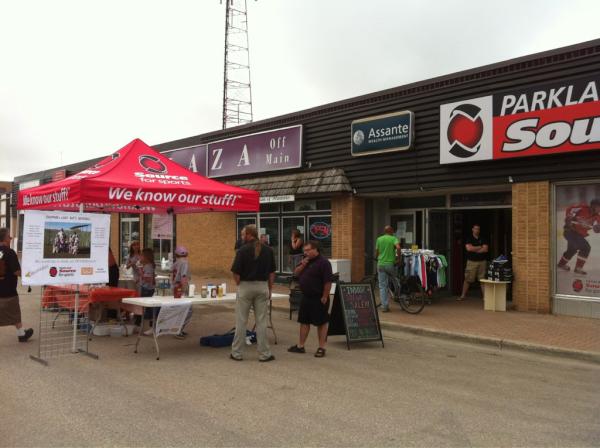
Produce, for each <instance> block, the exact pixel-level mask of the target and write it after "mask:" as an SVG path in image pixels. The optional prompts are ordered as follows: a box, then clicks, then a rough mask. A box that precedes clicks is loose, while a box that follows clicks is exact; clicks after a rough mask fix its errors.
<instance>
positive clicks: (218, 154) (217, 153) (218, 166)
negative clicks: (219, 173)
mask: <svg viewBox="0 0 600 448" xmlns="http://www.w3.org/2000/svg"><path fill="white" fill-rule="evenodd" d="M222 152H223V148H215V149H213V154H212V155H213V157H214V158H215V160H213V164H212V168H211V169H213V170H220V169H221V168H223V162H221V153H222Z"/></svg>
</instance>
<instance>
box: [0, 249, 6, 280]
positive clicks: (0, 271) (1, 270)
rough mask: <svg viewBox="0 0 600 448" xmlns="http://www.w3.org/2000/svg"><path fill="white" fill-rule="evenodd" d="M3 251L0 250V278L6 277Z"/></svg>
mask: <svg viewBox="0 0 600 448" xmlns="http://www.w3.org/2000/svg"><path fill="white" fill-rule="evenodd" d="M4 255H5V254H4V252H3V251H1V250H0V280H4V277H6V259H5V256H4Z"/></svg>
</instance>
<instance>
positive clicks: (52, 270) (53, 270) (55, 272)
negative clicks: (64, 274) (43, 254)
mask: <svg viewBox="0 0 600 448" xmlns="http://www.w3.org/2000/svg"><path fill="white" fill-rule="evenodd" d="M49 274H50V277H56V274H58V269H56V268H55V267H54V266H52V267H51V268H50V271H49Z"/></svg>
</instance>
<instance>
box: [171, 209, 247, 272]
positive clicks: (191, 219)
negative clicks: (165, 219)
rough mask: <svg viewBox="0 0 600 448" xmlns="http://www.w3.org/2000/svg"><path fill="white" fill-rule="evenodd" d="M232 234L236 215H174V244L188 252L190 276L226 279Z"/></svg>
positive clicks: (232, 252) (234, 232) (232, 242)
mask: <svg viewBox="0 0 600 448" xmlns="http://www.w3.org/2000/svg"><path fill="white" fill-rule="evenodd" d="M235 234H236V229H235V213H194V214H183V215H177V244H178V245H183V246H185V247H186V248H187V249H188V251H189V252H190V257H189V258H190V267H191V270H192V275H198V276H214V277H219V276H229V275H230V272H229V269H230V268H231V262H232V261H233V256H234V250H233V247H234V246H235Z"/></svg>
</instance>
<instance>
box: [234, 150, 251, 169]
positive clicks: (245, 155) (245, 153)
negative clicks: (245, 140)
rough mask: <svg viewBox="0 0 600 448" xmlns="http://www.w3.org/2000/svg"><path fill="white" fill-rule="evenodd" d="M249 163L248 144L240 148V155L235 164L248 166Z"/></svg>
mask: <svg viewBox="0 0 600 448" xmlns="http://www.w3.org/2000/svg"><path fill="white" fill-rule="evenodd" d="M248 165H250V156H249V155H248V145H244V149H242V155H241V157H240V161H239V162H238V164H237V166H248Z"/></svg>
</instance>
